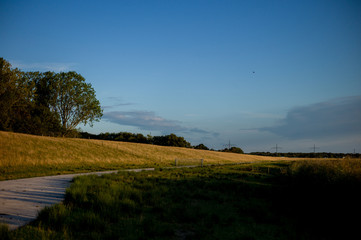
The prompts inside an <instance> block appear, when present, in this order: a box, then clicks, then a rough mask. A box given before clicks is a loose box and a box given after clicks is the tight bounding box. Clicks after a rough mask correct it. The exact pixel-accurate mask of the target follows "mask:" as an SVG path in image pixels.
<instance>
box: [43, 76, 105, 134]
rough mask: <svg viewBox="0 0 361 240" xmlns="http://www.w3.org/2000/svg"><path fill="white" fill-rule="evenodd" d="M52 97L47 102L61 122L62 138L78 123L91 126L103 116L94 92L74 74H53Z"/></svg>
mask: <svg viewBox="0 0 361 240" xmlns="http://www.w3.org/2000/svg"><path fill="white" fill-rule="evenodd" d="M51 86H52V89H53V91H54V92H53V96H52V97H51V98H50V100H49V104H50V109H51V110H52V111H53V112H56V113H57V114H58V115H59V117H60V121H61V126H62V128H63V136H66V135H68V134H69V133H71V132H72V131H73V130H74V129H75V128H76V126H78V125H79V124H80V123H83V124H84V125H86V124H88V123H89V124H90V125H91V126H92V124H93V122H94V121H99V120H100V118H101V117H102V115H103V111H102V109H101V107H100V103H99V101H98V100H97V99H96V96H95V91H94V89H93V88H92V86H91V84H90V83H85V79H84V77H82V76H81V75H80V74H78V73H76V72H67V73H64V72H61V73H58V74H55V76H54V78H52V83H51Z"/></svg>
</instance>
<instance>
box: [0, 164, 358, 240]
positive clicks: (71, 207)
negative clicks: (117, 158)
mask: <svg viewBox="0 0 361 240" xmlns="http://www.w3.org/2000/svg"><path fill="white" fill-rule="evenodd" d="M360 172H361V164H360V161H359V160H339V161H322V162H317V161H316V162H314V161H312V162H310V161H303V162H301V161H300V162H268V163H266V162H263V163H252V164H244V165H229V166H208V167H203V168H201V167H198V168H191V169H190V168H182V169H162V168H160V169H158V170H155V171H151V172H140V173H133V172H121V173H118V174H111V175H103V176H101V177H98V176H95V175H91V176H81V177H77V178H76V179H75V180H74V183H73V184H72V185H71V187H70V188H69V189H68V190H67V192H66V197H65V200H64V202H63V203H60V204H57V205H55V206H53V207H50V208H46V209H44V210H43V211H42V212H40V214H39V217H38V219H37V220H35V221H34V222H32V223H31V224H29V225H27V226H25V227H22V228H20V229H17V230H15V231H8V230H7V229H6V227H5V226H2V227H0V238H1V239H32V240H34V239H352V238H353V237H355V236H356V235H354V234H357V232H358V220H357V216H359V214H360V213H361V212H360V207H359V202H360V200H361V197H360V196H359V194H358V191H359V189H360V187H361V179H360Z"/></svg>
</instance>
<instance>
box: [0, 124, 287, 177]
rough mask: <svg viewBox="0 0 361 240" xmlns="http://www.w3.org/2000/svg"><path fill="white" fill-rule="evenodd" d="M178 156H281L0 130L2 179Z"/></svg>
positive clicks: (164, 163)
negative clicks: (57, 136)
mask: <svg viewBox="0 0 361 240" xmlns="http://www.w3.org/2000/svg"><path fill="white" fill-rule="evenodd" d="M176 158H179V159H204V164H205V165H207V164H226V163H240V162H253V161H265V160H267V161H274V160H279V159H280V158H274V157H262V156H252V155H245V154H235V153H223V152H216V151H205V150H196V149H189V148H178V147H163V146H156V145H149V144H139V143H128V142H113V141H101V140H88V139H77V138H54V137H45V136H44V137H43V136H34V135H27V134H19V133H11V132H1V131H0V180H5V179H15V178H22V177H32V176H45V175H56V174H64V173H77V172H91V171H102V170H114V169H124V168H143V167H155V168H158V167H169V166H174V164H175V159H176ZM282 159H283V160H285V161H286V160H287V159H286V158H282ZM292 160H294V159H292Z"/></svg>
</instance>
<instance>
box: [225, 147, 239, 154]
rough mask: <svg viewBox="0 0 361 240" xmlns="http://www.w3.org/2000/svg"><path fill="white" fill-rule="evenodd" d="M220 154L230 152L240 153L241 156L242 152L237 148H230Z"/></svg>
mask: <svg viewBox="0 0 361 240" xmlns="http://www.w3.org/2000/svg"><path fill="white" fill-rule="evenodd" d="M222 152H232V153H241V154H243V153H244V152H243V150H242V149H241V148H239V147H231V148H225V149H223V150H222Z"/></svg>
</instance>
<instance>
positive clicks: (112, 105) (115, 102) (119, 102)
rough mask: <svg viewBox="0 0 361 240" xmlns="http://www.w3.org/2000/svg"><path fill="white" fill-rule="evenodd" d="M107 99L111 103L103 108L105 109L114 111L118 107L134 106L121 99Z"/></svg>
mask: <svg viewBox="0 0 361 240" xmlns="http://www.w3.org/2000/svg"><path fill="white" fill-rule="evenodd" d="M106 99H107V100H108V101H109V102H111V103H110V104H107V105H104V106H102V108H103V109H114V108H117V107H124V106H130V105H134V103H130V102H124V101H123V99H122V98H121V97H107V98H106Z"/></svg>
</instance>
